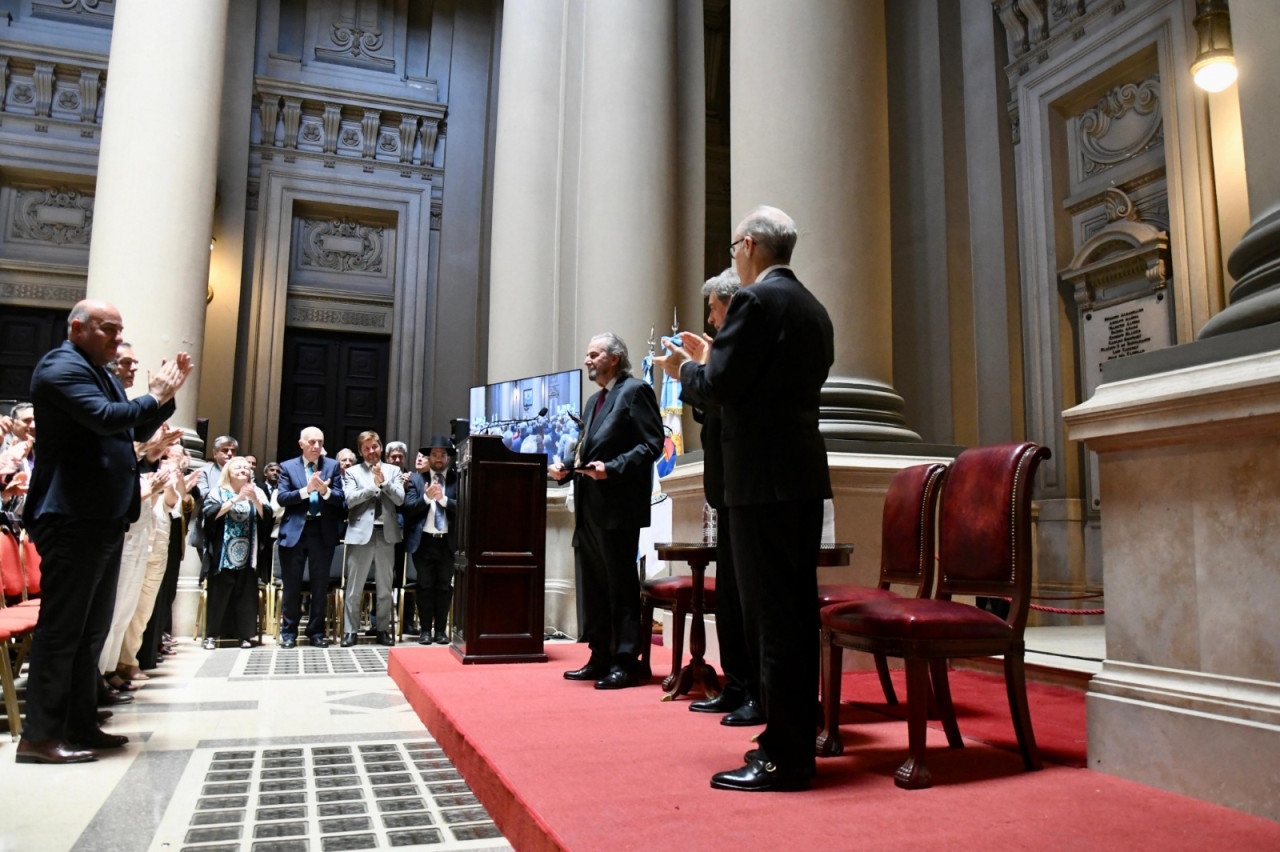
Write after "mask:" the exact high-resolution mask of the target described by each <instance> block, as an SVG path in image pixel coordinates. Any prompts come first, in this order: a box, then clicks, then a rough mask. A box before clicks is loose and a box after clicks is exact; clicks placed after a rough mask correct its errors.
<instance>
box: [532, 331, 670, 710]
mask: <svg viewBox="0 0 1280 852" xmlns="http://www.w3.org/2000/svg"><path fill="white" fill-rule="evenodd" d="M583 363H584V365H585V366H586V368H587V377H588V378H590V379H591V380H592V381H593V382H595V383H596V384H597V385H599V386H600V390H599V391H597V392H596V393H595V395H593V396H592V397H591V399H589V400H587V405H586V408H584V409H583V411H584V413H585V414H586V417H585V419H584V426H583V430H582V438H581V440H580V442H579V444H578V459H579V462H578V463H577V464H575V466H574V471H573V472H574V473H575V474H576V475H575V476H574V479H573V500H574V513H575V515H576V519H577V521H576V524H575V526H574V531H573V548H574V555H575V558H576V560H577V576H578V583H579V586H578V594H579V595H581V596H582V603H583V623H582V625H581V632H582V635H583V637H584V638H586V640H587V644H588V646H590V648H591V659H590V660H588V661H587V664H586V665H585V666H583V667H582V668H580V669H574V670H573V671H568V672H565V673H564V676H565V677H566V678H567V679H569V680H594V681H595V682H596V689H622V688H623V687H628V686H635V685H637V684H639V683H641V682H642V681H643V680H644V679H645V678H646V677H647V673H645V672H641V671H639V670H638V666H637V662H636V660H637V657H638V656H639V654H640V575H639V572H638V570H637V568H636V555H637V552H638V550H639V547H640V528H641V527H647V526H649V497H650V494H651V492H652V491H653V463H654V461H656V460H657V458H658V455H659V453H661V452H662V418H661V416H660V415H659V414H658V400H657V397H656V396H654V393H653V388H651V387H649V386H648V385H646V384H645V383H644V382H642V381H640V380H639V379H636V378H634V377H632V375H631V360H630V358H628V356H627V345H626V344H625V343H623V342H622V340H621V339H620V338H619V337H618V336H617V335H615V334H611V333H609V332H606V333H604V334H598V335H596V336H595V337H593V338H592V339H591V342H590V343H589V344H588V345H587V357H586V359H585V361H584V362H583ZM569 473H570V471H569V470H568V465H567V464H566V463H564V462H560V463H557V464H554V465H552V466H551V467H550V474H551V477H552V478H553V479H556V480H561V479H564V478H565V477H566V476H568V475H569Z"/></svg>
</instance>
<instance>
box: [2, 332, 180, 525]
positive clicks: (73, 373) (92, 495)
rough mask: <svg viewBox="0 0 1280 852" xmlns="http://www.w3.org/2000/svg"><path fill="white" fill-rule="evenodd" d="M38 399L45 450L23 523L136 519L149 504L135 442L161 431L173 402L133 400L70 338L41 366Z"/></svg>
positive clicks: (34, 385)
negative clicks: (55, 518) (49, 518)
mask: <svg viewBox="0 0 1280 852" xmlns="http://www.w3.org/2000/svg"><path fill="white" fill-rule="evenodd" d="M31 401H32V402H33V403H34V404H35V406H36V411H38V412H39V413H40V452H39V454H38V455H37V456H36V463H35V470H34V471H33V472H32V475H31V484H30V487H29V490H28V491H27V501H26V504H25V505H24V506H23V512H22V519H23V522H24V523H25V524H27V525H28V526H30V525H32V524H33V522H34V521H35V520H36V519H38V518H40V517H41V516H43V515H46V514H59V515H73V516H75V517H77V518H83V519H87V520H112V519H121V520H124V521H128V522H129V523H133V522H134V521H136V520H137V519H138V514H139V512H140V509H141V505H142V504H141V497H140V496H139V493H138V459H137V456H135V455H134V452H133V442H134V441H145V440H146V439H147V438H150V437H151V435H152V434H153V433H154V432H155V431H156V429H158V428H160V425H161V424H162V423H164V421H165V419H166V418H168V417H169V416H170V415H171V414H173V411H174V403H173V400H169V402H167V403H165V404H164V405H160V403H159V402H157V401H156V398H155V397H153V396H151V395H150V394H145V395H143V396H140V397H138V398H137V399H135V400H128V399H126V398H125V395H124V389H123V388H122V387H120V383H119V382H118V381H117V380H116V378H115V376H113V375H111V374H110V373H109V372H107V371H106V370H105V369H102V368H99V367H95V366H94V364H93V362H92V361H90V360H89V358H88V357H87V356H86V355H85V354H84V352H82V351H81V350H80V349H79V348H78V347H76V346H75V344H73V343H72V342H71V341H69V340H67V341H63V343H62V345H61V346H59V347H58V348H56V349H53V350H51V351H49V352H48V353H47V354H46V355H45V356H44V357H43V358H41V359H40V362H39V363H38V364H36V368H35V371H34V372H33V373H32V376H31ZM46 424H48V425H46Z"/></svg>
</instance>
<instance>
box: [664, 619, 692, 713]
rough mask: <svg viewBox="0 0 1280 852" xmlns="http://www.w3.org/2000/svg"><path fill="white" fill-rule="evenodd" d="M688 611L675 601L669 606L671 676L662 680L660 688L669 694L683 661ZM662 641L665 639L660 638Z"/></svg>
mask: <svg viewBox="0 0 1280 852" xmlns="http://www.w3.org/2000/svg"><path fill="white" fill-rule="evenodd" d="M688 614H689V611H688V610H687V609H685V608H684V605H683V604H681V603H680V602H679V601H676V602H675V603H674V604H672V606H671V634H672V635H671V674H669V675H667V676H666V677H664V678H663V679H662V688H663V689H665V690H667V691H668V692H670V691H671V690H672V689H674V688H675V685H676V678H677V677H679V676H680V667H681V663H682V661H683V660H684V617H685V616H686V615H688ZM662 638H663V639H664V640H665V639H666V638H667V637H665V636H664V637H662Z"/></svg>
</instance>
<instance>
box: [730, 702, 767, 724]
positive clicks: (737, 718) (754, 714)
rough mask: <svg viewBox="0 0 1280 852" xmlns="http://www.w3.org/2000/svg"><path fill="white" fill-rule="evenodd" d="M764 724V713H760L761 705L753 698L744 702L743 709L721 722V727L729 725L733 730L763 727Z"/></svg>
mask: <svg viewBox="0 0 1280 852" xmlns="http://www.w3.org/2000/svg"><path fill="white" fill-rule="evenodd" d="M764 723H765V718H764V713H762V712H761V711H760V705H759V704H758V703H756V701H755V700H754V699H752V698H748V699H747V700H746V701H744V702H742V706H741V707H739V708H738V709H737V710H734V711H733V712H732V713H730V714H729V715H727V716H725V717H724V718H723V719H721V720H720V724H721V725H728V726H729V727H731V728H741V727H746V726H747V725H763V724H764Z"/></svg>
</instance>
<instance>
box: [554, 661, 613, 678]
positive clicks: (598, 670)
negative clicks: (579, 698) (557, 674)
mask: <svg viewBox="0 0 1280 852" xmlns="http://www.w3.org/2000/svg"><path fill="white" fill-rule="evenodd" d="M608 673H609V667H608V666H607V665H605V664H604V663H596V662H591V661H588V662H587V664H586V665H585V666H583V667H582V668H580V669H574V670H573V671H571V672H565V673H564V679H565V680H599V679H600V678H602V677H604V676H605V675H607V674H608Z"/></svg>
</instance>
